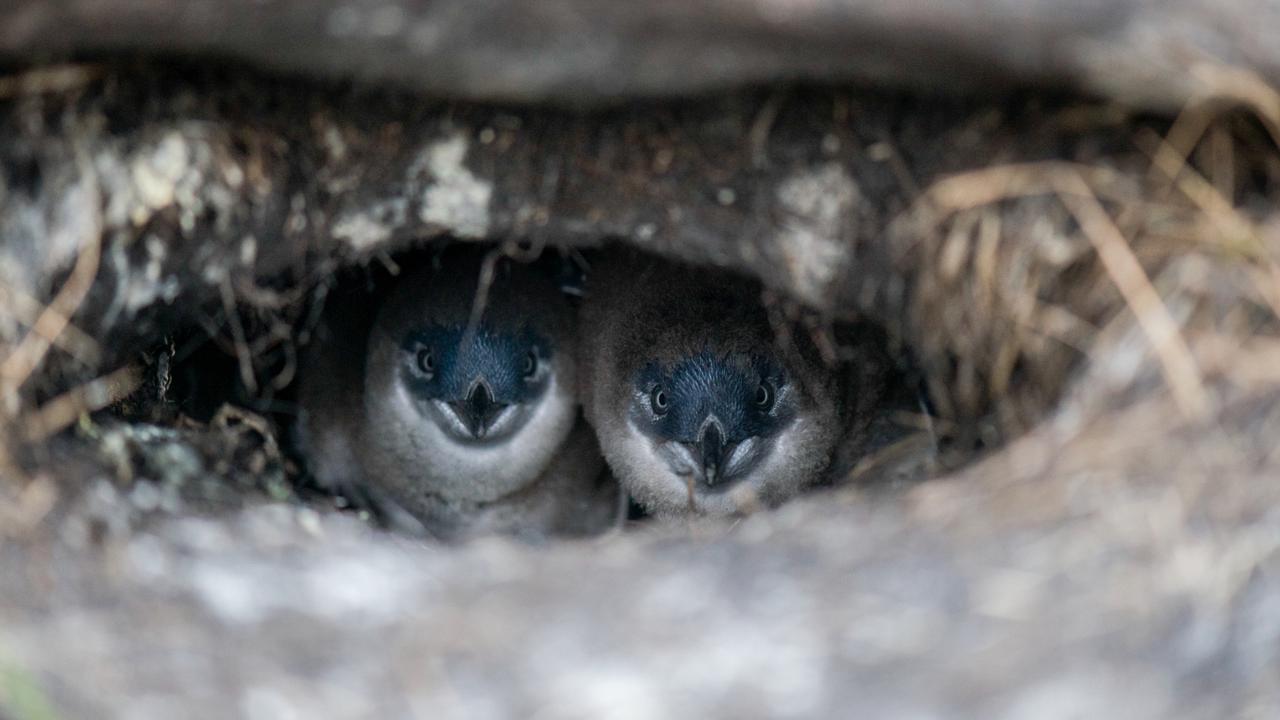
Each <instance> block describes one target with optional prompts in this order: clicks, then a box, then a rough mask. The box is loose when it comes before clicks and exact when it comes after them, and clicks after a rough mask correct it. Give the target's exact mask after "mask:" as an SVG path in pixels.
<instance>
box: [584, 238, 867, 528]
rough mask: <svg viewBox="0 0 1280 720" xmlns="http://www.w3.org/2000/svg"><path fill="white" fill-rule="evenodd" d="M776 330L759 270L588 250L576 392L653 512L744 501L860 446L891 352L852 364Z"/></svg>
mask: <svg viewBox="0 0 1280 720" xmlns="http://www.w3.org/2000/svg"><path fill="white" fill-rule="evenodd" d="M778 329H779V328H777V327H775V326H774V324H773V323H771V322H770V318H769V315H768V313H767V310H766V308H765V307H764V305H763V303H762V300H761V288H760V286H759V284H757V283H755V282H751V281H748V280H746V279H743V278H738V277H736V276H731V275H728V274H725V273H717V272H713V271H708V270H693V269H691V268H688V267H686V266H681V265H677V264H674V263H671V262H667V261H664V260H660V259H657V258H654V257H651V256H643V255H640V254H637V253H634V252H626V251H623V252H615V253H612V254H608V255H604V256H603V257H599V258H597V259H596V260H595V261H594V262H593V265H592V268H591V272H590V273H589V275H588V280H587V285H586V299H585V301H584V304H583V307H582V311H581V320H580V323H579V334H580V338H581V339H580V343H579V346H580V348H581V356H580V357H581V359H580V361H579V372H580V373H581V376H582V380H581V384H580V388H581V391H580V392H581V397H582V405H583V410H584V414H585V415H586V417H587V419H588V421H590V423H591V424H592V426H593V427H594V428H595V431H596V434H597V437H598V439H599V441H600V446H601V448H602V449H603V452H604V454H605V458H606V459H607V460H608V463H609V466H610V468H612V470H613V473H614V474H615V476H616V477H617V478H618V480H619V482H620V483H621V484H622V486H623V487H624V489H625V490H626V491H627V492H628V493H629V494H630V495H631V497H632V498H633V499H634V500H635V501H636V502H638V503H639V504H640V505H642V506H644V507H645V508H646V509H647V510H649V511H650V512H652V513H654V514H655V515H658V516H673V515H683V514H710V515H726V514H734V513H740V512H750V511H752V510H754V509H757V508H759V507H772V506H776V505H778V504H780V503H782V502H784V501H786V500H787V499H789V498H791V497H793V496H794V495H796V494H797V493H799V492H800V491H801V490H802V489H804V488H805V487H807V486H811V485H814V484H816V483H818V482H821V481H823V480H825V479H827V478H830V477H833V476H839V473H840V472H841V468H839V467H837V466H838V465H839V461H838V459H837V458H838V457H840V456H844V457H856V456H857V455H859V454H860V452H861V450H860V447H861V446H862V445H864V444H865V443H864V442H863V441H864V436H865V432H864V430H865V428H866V427H867V420H866V418H867V417H868V415H869V412H868V411H869V409H870V408H871V407H872V406H874V405H875V404H876V402H877V401H878V399H879V393H880V390H881V389H882V388H883V386H884V383H883V376H882V374H881V373H882V372H883V370H884V369H885V367H886V366H885V364H884V363H882V362H880V361H879V359H878V358H876V357H875V354H874V353H870V354H866V355H865V357H864V358H863V361H862V362H860V363H858V364H856V366H855V367H853V368H852V372H850V371H849V370H850V368H849V367H847V366H846V367H844V368H838V367H836V366H834V365H833V363H829V362H824V360H823V358H822V357H821V355H820V353H819V352H818V351H817V348H816V347H815V345H814V344H813V343H812V342H811V341H810V340H809V337H808V335H807V334H806V333H803V332H792V333H790V337H789V338H788V337H787V333H779V332H777V330H778Z"/></svg>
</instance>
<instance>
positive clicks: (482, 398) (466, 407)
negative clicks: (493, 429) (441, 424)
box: [450, 380, 506, 439]
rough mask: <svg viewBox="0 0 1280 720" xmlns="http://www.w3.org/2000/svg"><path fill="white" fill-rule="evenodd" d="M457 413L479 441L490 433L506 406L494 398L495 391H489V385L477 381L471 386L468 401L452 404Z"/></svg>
mask: <svg viewBox="0 0 1280 720" xmlns="http://www.w3.org/2000/svg"><path fill="white" fill-rule="evenodd" d="M450 404H451V405H453V408H454V410H455V411H456V412H457V414H458V417H459V418H461V419H462V422H463V424H465V425H466V426H467V430H468V431H470V432H471V435H472V437H474V438H476V439H479V438H483V437H484V436H485V433H487V432H488V431H489V427H490V426H491V425H492V424H493V419H494V418H496V417H497V416H498V413H499V412H501V411H502V408H504V407H506V406H505V405H504V404H502V403H500V402H498V401H497V400H496V399H494V397H493V391H492V390H490V389H489V384H488V383H486V382H484V381H483V380H480V381H477V382H476V383H475V384H473V385H472V386H471V390H470V391H468V392H467V399H466V400H463V401H462V402H456V401H455V402H453V403H450Z"/></svg>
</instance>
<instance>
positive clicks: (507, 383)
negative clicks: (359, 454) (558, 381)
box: [400, 324, 553, 405]
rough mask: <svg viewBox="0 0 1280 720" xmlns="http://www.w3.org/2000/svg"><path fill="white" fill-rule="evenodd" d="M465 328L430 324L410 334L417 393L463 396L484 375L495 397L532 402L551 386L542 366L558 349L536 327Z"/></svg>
mask: <svg viewBox="0 0 1280 720" xmlns="http://www.w3.org/2000/svg"><path fill="white" fill-rule="evenodd" d="M465 334H466V328H465V327H464V326H459V325H451V326H442V325H429V326H427V327H422V328H418V329H416V330H414V331H412V332H410V333H408V334H407V335H406V336H405V338H404V341H403V342H402V343H401V346H400V347H401V349H402V350H403V351H404V353H405V371H404V372H405V382H406V384H407V385H408V386H409V388H410V389H411V390H412V391H413V392H414V394H416V395H418V396H420V397H422V398H426V399H431V400H440V401H444V402H462V401H465V400H466V399H467V396H468V394H469V393H470V392H471V390H472V389H473V386H474V383H475V382H476V380H478V379H482V380H483V381H484V382H485V383H486V384H487V385H488V388H489V391H490V392H491V393H492V397H493V401H494V402H496V403H500V404H502V405H514V404H518V403H527V402H529V401H531V400H533V399H535V398H537V397H538V395H539V394H540V393H541V392H542V391H543V390H545V389H546V376H545V373H539V372H538V369H539V368H540V367H541V366H542V365H543V364H545V363H546V362H547V361H548V359H549V358H550V357H551V353H552V350H553V349H552V348H551V346H550V343H548V342H547V341H546V340H544V339H542V338H540V337H539V336H538V334H537V333H535V332H533V331H532V330H531V329H529V328H522V329H520V330H519V331H516V332H512V331H507V330H494V329H493V328H491V327H489V326H487V325H483V324H482V325H480V326H479V327H478V328H477V329H476V331H475V332H474V333H473V334H472V336H471V338H469V339H467V338H465V337H464V336H465ZM464 340H466V341H467V342H466V344H465V345H464V344H463V343H464ZM428 365H429V366H428Z"/></svg>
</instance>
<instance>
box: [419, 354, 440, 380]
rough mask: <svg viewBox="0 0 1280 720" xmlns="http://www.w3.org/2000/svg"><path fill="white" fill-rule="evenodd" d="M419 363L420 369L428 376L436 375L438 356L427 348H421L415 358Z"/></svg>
mask: <svg viewBox="0 0 1280 720" xmlns="http://www.w3.org/2000/svg"><path fill="white" fill-rule="evenodd" d="M415 360H416V362H417V363H418V370H419V372H421V373H422V374H423V375H426V376H427V377H428V378H429V377H431V376H432V375H435V372H436V356H435V355H434V354H433V353H432V352H431V351H430V350H428V349H426V348H419V349H418V355H417V357H416V358H415Z"/></svg>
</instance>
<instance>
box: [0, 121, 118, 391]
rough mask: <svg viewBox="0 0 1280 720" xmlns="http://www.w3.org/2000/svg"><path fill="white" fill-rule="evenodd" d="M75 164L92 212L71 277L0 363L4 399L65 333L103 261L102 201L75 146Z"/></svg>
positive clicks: (83, 155)
mask: <svg viewBox="0 0 1280 720" xmlns="http://www.w3.org/2000/svg"><path fill="white" fill-rule="evenodd" d="M76 161H77V164H78V165H79V168H80V174H81V177H82V178H83V179H84V182H85V184H86V186H87V188H86V189H87V193H88V196H89V197H90V199H91V204H92V206H93V212H91V213H90V218H89V222H88V223H86V226H85V227H86V229H85V232H84V236H83V237H81V239H80V240H81V242H80V252H79V254H78V255H77V256H76V262H75V265H74V266H73V267H72V269H71V275H70V276H69V277H68V278H67V281H66V282H65V283H63V285H62V288H61V289H59V290H58V294H57V295H55V296H54V298H53V302H51V303H49V306H48V307H46V308H45V309H44V311H43V312H41V313H40V316H39V317H38V318H36V321H35V323H34V325H33V326H32V328H31V330H30V331H29V332H28V333H27V334H26V335H25V336H23V338H22V340H21V341H20V342H19V343H18V346H17V347H16V348H14V350H13V352H11V353H10V354H9V356H8V357H6V358H5V359H4V362H3V363H0V386H2V387H3V391H4V395H5V397H6V398H11V397H13V395H14V394H15V393H17V391H18V389H19V388H21V387H22V386H23V384H25V383H26V382H27V379H28V378H30V377H31V373H32V372H34V371H35V369H36V367H38V366H39V365H40V363H41V362H42V361H43V360H44V358H45V355H46V354H48V352H49V346H50V344H51V340H50V338H56V337H58V336H59V335H61V334H62V332H63V331H64V330H65V329H66V327H67V325H68V324H69V323H70V318H71V317H72V316H73V315H75V313H76V311H77V310H79V309H80V305H81V303H83V302H84V299H85V297H86V296H87V295H88V294H89V290H90V288H92V287H93V280H94V278H95V277H96V276H97V274H98V264H99V261H100V260H101V258H102V215H101V212H100V210H99V208H98V206H99V205H100V204H101V201H102V198H101V193H100V191H99V188H98V180H97V176H96V175H95V174H94V171H93V167H92V165H91V164H90V161H89V158H88V155H87V154H86V153H85V151H84V149H83V148H80V147H78V146H77V148H76Z"/></svg>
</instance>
